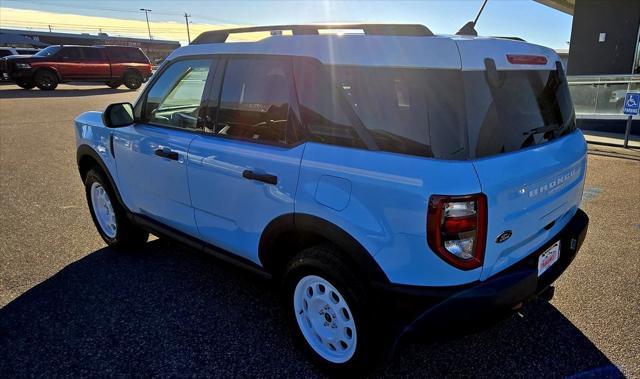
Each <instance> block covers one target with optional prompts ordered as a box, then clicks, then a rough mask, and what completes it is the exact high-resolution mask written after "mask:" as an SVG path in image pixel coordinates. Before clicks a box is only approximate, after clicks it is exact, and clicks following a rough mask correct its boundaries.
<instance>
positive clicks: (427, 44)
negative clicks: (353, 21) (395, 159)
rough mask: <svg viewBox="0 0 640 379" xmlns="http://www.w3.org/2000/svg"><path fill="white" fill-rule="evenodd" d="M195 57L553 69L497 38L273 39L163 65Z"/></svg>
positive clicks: (529, 48)
mask: <svg viewBox="0 0 640 379" xmlns="http://www.w3.org/2000/svg"><path fill="white" fill-rule="evenodd" d="M200 54H267V55H290V56H301V57H311V58H316V59H318V60H319V61H321V62H322V63H324V64H332V65H358V66H384V67H414V68H436V69H458V70H459V69H462V70H484V59H485V58H487V57H490V58H493V59H494V60H495V62H496V67H497V68H498V69H536V70H542V69H550V70H552V69H555V61H557V60H559V58H558V56H557V54H556V53H555V52H554V51H553V50H552V49H548V48H546V47H542V46H537V45H533V44H530V43H526V42H522V41H514V40H508V39H501V38H486V37H468V36H432V37H427V36H393V35H364V34H345V35H332V34H321V35H275V36H270V37H268V38H265V39H262V40H259V41H256V42H227V43H209V44H196V45H188V46H184V47H181V48H179V49H176V50H175V51H174V52H173V53H172V54H171V55H170V56H169V57H168V58H167V60H172V59H176V58H178V57H183V56H189V55H200ZM506 54H531V55H544V56H546V57H547V61H548V63H547V64H546V65H544V66H543V65H535V66H529V65H512V64H510V63H509V62H508V61H507V59H506Z"/></svg>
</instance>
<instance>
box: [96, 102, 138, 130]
mask: <svg viewBox="0 0 640 379" xmlns="http://www.w3.org/2000/svg"><path fill="white" fill-rule="evenodd" d="M102 122H103V123H104V125H105V126H106V127H107V128H120V127H122V126H129V125H131V124H133V122H134V118H133V105H131V104H130V103H115V104H111V105H109V106H108V107H107V109H105V110H104V112H102Z"/></svg>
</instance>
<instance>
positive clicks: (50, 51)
mask: <svg viewBox="0 0 640 379" xmlns="http://www.w3.org/2000/svg"><path fill="white" fill-rule="evenodd" d="M61 48H62V47H61V46H49V47H47V48H44V49H42V50H40V51H38V52H37V53H36V54H35V56H36V57H50V56H52V55H55V54H56V53H57V52H58V51H59V50H60V49H61Z"/></svg>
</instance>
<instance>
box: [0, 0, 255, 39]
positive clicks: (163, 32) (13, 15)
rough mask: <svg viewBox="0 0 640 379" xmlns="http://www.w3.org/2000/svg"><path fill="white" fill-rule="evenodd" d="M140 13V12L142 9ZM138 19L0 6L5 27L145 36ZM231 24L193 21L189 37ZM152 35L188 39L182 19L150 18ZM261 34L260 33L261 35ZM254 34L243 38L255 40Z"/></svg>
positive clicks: (141, 23) (0, 20) (143, 21)
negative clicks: (178, 20)
mask: <svg viewBox="0 0 640 379" xmlns="http://www.w3.org/2000/svg"><path fill="white" fill-rule="evenodd" d="M141 14H142V13H141ZM141 18H142V19H141V20H130V19H119V18H111V17H98V16H84V15H77V14H70V13H58V12H46V11H36V10H26V9H15V8H6V7H0V27H2V28H8V29H29V28H31V29H33V30H48V29H49V25H50V26H51V29H52V31H54V32H64V33H78V34H79V33H90V34H97V33H98V32H103V33H107V34H109V35H113V36H127V37H140V38H148V36H149V34H148V31H147V23H146V21H145V20H144V15H143V14H142V16H141ZM239 26H242V25H234V24H195V23H192V24H190V25H189V28H190V31H191V39H192V40H193V39H194V38H195V37H196V36H198V35H199V34H200V33H202V32H204V31H207V30H216V29H226V28H235V27H239ZM149 27H150V29H151V35H152V36H153V38H154V39H166V40H174V41H180V42H181V43H183V44H185V43H186V41H187V29H186V25H185V23H184V22H176V21H162V22H154V21H150V22H149ZM263 36H264V35H261V36H260V37H263ZM255 37H256V36H249V37H246V38H242V40H254V39H255Z"/></svg>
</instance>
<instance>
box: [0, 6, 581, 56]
mask: <svg viewBox="0 0 640 379" xmlns="http://www.w3.org/2000/svg"><path fill="white" fill-rule="evenodd" d="M481 3H482V1H480V0H466V1H465V0H463V1H357V0H353V1H326V0H318V1H258V0H255V1H194V0H189V1H162V0H155V1H148V0H140V1H135V0H127V1H118V0H110V1H109V0H105V1H100V2H93V1H91V2H90V1H86V0H84V1H77V0H57V1H56V0H37V1H36V0H2V1H1V2H0V5H1V6H0V27H3V28H13V29H26V28H32V29H35V30H48V28H49V25H51V28H52V30H53V31H58V32H72V33H91V34H96V33H98V32H99V31H102V32H105V33H108V34H109V35H123V36H133V37H147V36H148V34H147V24H146V21H145V17H144V13H143V12H141V11H139V8H149V9H152V12H150V13H149V20H150V27H151V34H152V36H153V38H154V39H169V40H177V41H181V42H182V43H183V44H184V43H186V41H187V35H186V27H185V19H184V16H183V14H184V12H185V11H186V12H188V13H189V14H191V18H190V20H191V24H190V28H191V38H192V39H193V38H194V37H195V36H197V35H198V34H199V33H201V32H203V31H206V30H211V29H219V28H223V27H234V26H242V25H268V24H292V23H313V22H320V23H327V22H386V23H393V22H398V23H420V24H424V25H426V26H428V27H429V28H430V29H431V30H433V31H434V32H436V33H442V34H453V33H455V32H456V31H457V30H458V29H459V28H460V27H461V26H462V25H463V24H464V23H465V22H467V21H469V20H471V19H473V18H474V17H475V14H476V13H477V11H478V9H479V7H480V4H481ZM571 20H572V18H571V16H569V15H566V14H564V13H561V12H559V11H556V10H553V9H551V8H549V7H546V6H543V5H541V4H539V3H536V2H533V1H530V0H489V2H488V4H487V6H486V8H485V10H484V12H483V14H482V17H481V18H480V21H479V22H478V25H477V29H478V31H479V33H480V34H482V35H498V36H519V37H522V38H524V39H526V40H527V41H531V42H533V43H538V44H542V45H546V46H549V47H552V48H567V47H568V45H567V43H566V41H568V40H569V38H570V34H571Z"/></svg>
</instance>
